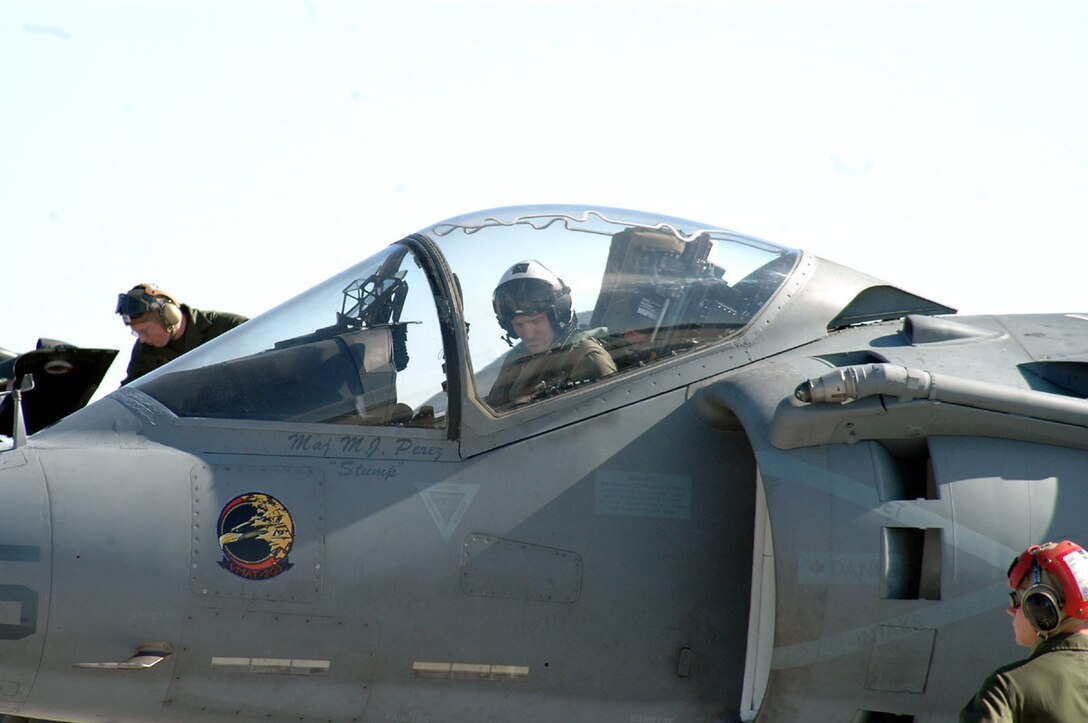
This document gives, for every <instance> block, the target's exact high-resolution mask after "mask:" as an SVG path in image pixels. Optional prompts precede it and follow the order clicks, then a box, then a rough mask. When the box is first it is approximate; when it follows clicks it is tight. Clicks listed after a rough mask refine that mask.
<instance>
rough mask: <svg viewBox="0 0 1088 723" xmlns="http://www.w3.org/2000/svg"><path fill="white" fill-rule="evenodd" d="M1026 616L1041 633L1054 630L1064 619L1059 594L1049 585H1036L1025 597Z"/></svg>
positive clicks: (1023, 603)
mask: <svg viewBox="0 0 1088 723" xmlns="http://www.w3.org/2000/svg"><path fill="white" fill-rule="evenodd" d="M1021 605H1022V606H1023V609H1024V617H1025V618H1027V620H1028V622H1029V623H1031V627H1033V628H1035V630H1037V631H1038V632H1040V633H1049V632H1053V631H1054V629H1055V628H1057V627H1058V625H1059V624H1060V623H1061V621H1062V615H1061V611H1062V604H1061V600H1060V598H1059V596H1058V595H1057V594H1055V592H1054V591H1053V590H1052V589H1051V588H1050V587H1049V586H1047V585H1035V586H1033V587H1032V588H1030V589H1029V590H1028V591H1027V593H1026V594H1025V595H1024V597H1023V602H1021Z"/></svg>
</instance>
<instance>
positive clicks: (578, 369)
mask: <svg viewBox="0 0 1088 723" xmlns="http://www.w3.org/2000/svg"><path fill="white" fill-rule="evenodd" d="M492 306H493V307H494V309H495V318H496V319H497V320H498V322H499V326H501V327H502V328H503V330H504V331H505V332H506V335H505V337H504V338H505V339H506V341H507V343H508V344H510V345H513V340H514V339H520V340H521V343H520V344H518V345H517V346H514V348H513V349H511V350H510V351H509V352H507V354H506V357H505V358H504V359H503V362H502V368H501V369H500V370H499V375H498V377H497V378H496V380H495V383H494V384H493V385H492V387H491V392H490V394H488V396H487V403H488V404H490V405H491V406H492V407H494V408H496V409H503V408H508V407H513V406H516V405H519V404H525V403H526V402H530V401H533V400H535V399H540V398H543V397H547V396H550V395H552V394H557V393H559V392H562V391H564V390H567V389H570V388H573V387H574V386H576V385H578V384H581V383H584V382H588V381H593V380H595V379H600V378H601V377H604V376H608V375H609V374H613V373H615V371H616V364H615V362H613V361H612V357H611V356H609V354H608V352H607V351H605V349H604V347H603V346H601V344H600V342H598V341H597V340H596V339H593V338H592V337H590V336H589V335H588V334H587V333H586V332H585V331H582V330H579V329H578V328H577V326H578V318H577V315H576V314H575V313H574V307H573V302H572V300H571V295H570V288H569V287H568V286H567V285H566V284H564V283H563V280H562V279H560V278H559V277H558V276H556V275H555V274H554V273H552V272H551V271H550V270H549V269H548V268H547V267H546V266H544V265H543V264H542V263H540V262H539V261H519V262H518V263H516V264H514V265H513V266H511V267H510V268H509V269H508V270H507V271H506V273H505V274H503V276H502V278H501V279H500V280H499V284H498V286H497V287H496V288H495V292H494V295H493V296H492Z"/></svg>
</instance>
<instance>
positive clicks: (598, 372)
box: [487, 332, 616, 409]
mask: <svg viewBox="0 0 1088 723" xmlns="http://www.w3.org/2000/svg"><path fill="white" fill-rule="evenodd" d="M615 372H616V363H615V362H614V361H612V357H611V356H609V354H608V352H607V351H605V348H604V347H603V346H601V343H600V342H599V341H597V340H596V339H593V338H591V337H589V336H587V335H585V334H584V333H581V332H576V333H574V334H571V335H570V336H569V337H567V339H566V340H565V341H564V343H563V344H561V345H559V346H554V347H552V348H551V349H549V350H548V351H546V352H543V353H541V354H530V353H529V352H528V351H526V350H525V345H524V344H518V345H517V346H516V347H514V348H513V349H511V350H510V351H509V352H507V354H506V358H505V359H503V362H502V368H500V369H499V376H498V377H497V378H496V379H495V383H494V384H493V385H492V386H491V392H490V393H489V394H488V395H487V403H488V404H490V405H491V406H492V407H494V408H495V409H502V408H504V407H511V406H515V405H518V404H525V403H526V402H531V401H533V400H534V399H540V398H543V397H546V396H550V395H552V394H557V393H559V392H562V391H564V390H566V389H569V388H571V387H573V386H574V385H576V384H579V383H582V382H589V381H593V380H594V379H600V378H601V377H604V376H608V375H609V374H614V373H615Z"/></svg>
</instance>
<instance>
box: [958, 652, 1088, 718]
mask: <svg viewBox="0 0 1088 723" xmlns="http://www.w3.org/2000/svg"><path fill="white" fill-rule="evenodd" d="M1074 721H1088V633H1078V634H1073V635H1069V634H1065V635H1055V636H1053V637H1051V638H1050V639H1049V640H1043V641H1040V642H1039V644H1038V645H1036V646H1035V649H1034V650H1032V651H1031V655H1030V656H1029V657H1028V658H1027V659H1026V660H1021V661H1019V662H1016V663H1012V664H1011V665H1006V666H1003V667H1001V668H998V669H997V670H995V671H994V672H993V673H991V674H990V676H989V677H988V678H986V682H984V683H983V684H982V687H981V688H980V689H979V691H978V693H976V694H975V697H974V698H972V699H971V702H969V703H968V704H967V706H966V707H965V708H964V709H963V711H961V712H960V723H1073V722H1074Z"/></svg>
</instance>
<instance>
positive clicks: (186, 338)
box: [121, 304, 247, 385]
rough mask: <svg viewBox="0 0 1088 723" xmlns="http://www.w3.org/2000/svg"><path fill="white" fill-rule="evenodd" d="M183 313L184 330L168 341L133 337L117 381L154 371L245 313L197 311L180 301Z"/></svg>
mask: <svg viewBox="0 0 1088 723" xmlns="http://www.w3.org/2000/svg"><path fill="white" fill-rule="evenodd" d="M181 313H183V314H184V315H185V333H184V334H182V335H181V338H180V339H174V340H173V341H171V342H170V343H169V344H168V345H166V346H164V347H162V348H159V347H155V346H151V345H149V344H144V343H142V342H139V341H137V342H136V344H135V345H133V347H132V358H131V359H130V360H129V363H128V374H127V375H126V376H125V378H124V380H123V381H122V382H121V384H122V385H124V384H128V383H129V382H131V381H132V380H134V379H138V378H140V377H142V376H143V375H144V374H147V373H148V372H152V371H155V370H156V369H158V368H159V367H161V366H162V365H163V364H165V363H166V362H170V361H173V360H175V359H177V358H178V357H179V356H181V355H182V354H184V353H185V352H187V351H192V350H193V349H196V348H197V347H198V346H200V345H201V344H203V343H204V342H206V341H209V340H211V339H214V338H215V337H217V336H219V335H220V334H222V333H224V332H227V331H230V330H231V329H233V328H234V327H236V326H238V325H239V324H241V323H242V322H244V321H246V320H247V319H246V317H244V316H239V315H238V314H229V313H227V312H223V311H201V310H199V309H193V308H191V307H189V306H187V305H185V304H182V305H181Z"/></svg>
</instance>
